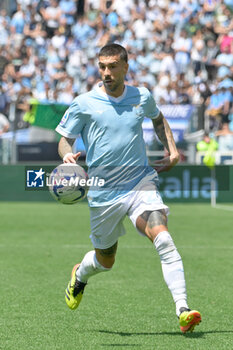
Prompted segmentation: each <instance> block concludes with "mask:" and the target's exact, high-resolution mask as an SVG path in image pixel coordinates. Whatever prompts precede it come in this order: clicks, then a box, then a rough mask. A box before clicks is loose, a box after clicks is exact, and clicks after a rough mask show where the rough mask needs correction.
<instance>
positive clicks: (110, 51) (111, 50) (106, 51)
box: [98, 44, 128, 63]
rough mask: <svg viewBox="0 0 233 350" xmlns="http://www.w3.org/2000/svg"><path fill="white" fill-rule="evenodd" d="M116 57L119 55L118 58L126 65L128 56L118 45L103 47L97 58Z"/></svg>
mask: <svg viewBox="0 0 233 350" xmlns="http://www.w3.org/2000/svg"><path fill="white" fill-rule="evenodd" d="M117 55H120V58H121V59H122V60H123V61H125V62H126V63H127V62H128V54H127V51H126V49H125V48H124V47H123V46H121V45H118V44H107V45H105V46H103V47H102V49H101V50H100V52H99V55H98V56H99V57H100V56H117Z"/></svg>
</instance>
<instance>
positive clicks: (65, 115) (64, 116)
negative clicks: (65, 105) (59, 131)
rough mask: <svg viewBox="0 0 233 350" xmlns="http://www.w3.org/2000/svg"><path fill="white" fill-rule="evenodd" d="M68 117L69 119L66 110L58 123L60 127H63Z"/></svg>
mask: <svg viewBox="0 0 233 350" xmlns="http://www.w3.org/2000/svg"><path fill="white" fill-rule="evenodd" d="M68 117H69V111H68V110H67V111H66V112H65V114H64V115H63V117H62V119H61V121H60V125H64V124H65V122H66V121H67V119H68Z"/></svg>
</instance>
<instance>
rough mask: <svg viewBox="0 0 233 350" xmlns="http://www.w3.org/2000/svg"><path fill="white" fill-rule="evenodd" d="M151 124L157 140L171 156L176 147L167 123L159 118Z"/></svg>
mask: <svg viewBox="0 0 233 350" xmlns="http://www.w3.org/2000/svg"><path fill="white" fill-rule="evenodd" d="M153 124H154V129H155V132H156V134H157V135H158V138H159V140H160V141H161V142H162V144H163V145H164V147H166V149H167V150H168V152H169V153H170V154H171V153H172V151H173V150H176V145H175V141H174V138H173V134H172V131H171V129H170V126H169V124H168V122H167V121H166V119H165V118H159V120H158V122H156V121H155V122H154V123H153Z"/></svg>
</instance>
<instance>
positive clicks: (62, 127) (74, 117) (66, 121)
mask: <svg viewBox="0 0 233 350" xmlns="http://www.w3.org/2000/svg"><path fill="white" fill-rule="evenodd" d="M85 123H86V116H85V114H83V113H82V111H81V108H80V106H79V104H78V101H77V100H76V99H75V100H74V101H73V102H72V104H71V105H70V107H69V108H68V109H67V110H66V112H65V114H64V115H63V117H62V119H61V121H60V123H59V124H58V126H57V127H56V129H55V130H56V131H57V132H58V133H59V134H61V135H62V136H65V137H68V138H71V139H75V138H76V137H77V136H78V135H79V134H80V133H81V131H82V130H83V128H84V126H85Z"/></svg>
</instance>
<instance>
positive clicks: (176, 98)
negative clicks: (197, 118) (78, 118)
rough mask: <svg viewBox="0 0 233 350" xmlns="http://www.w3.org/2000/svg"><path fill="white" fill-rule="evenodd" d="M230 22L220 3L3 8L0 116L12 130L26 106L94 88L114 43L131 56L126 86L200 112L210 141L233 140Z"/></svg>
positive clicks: (43, 0) (25, 0)
mask: <svg viewBox="0 0 233 350" xmlns="http://www.w3.org/2000/svg"><path fill="white" fill-rule="evenodd" d="M232 13H233V6H232V2H230V1H227V0H210V1H208V2H206V1H204V0H199V1H197V0H188V1H187V0H175V1H170V0H163V1H160V0H146V1H142V0H117V1H116V0H115V1H114V0H112V1H106V0H86V1H84V0H83V1H77V0H60V1H59V0H51V1H48V0H17V1H7V0H5V1H2V2H1V4H0V32H1V36H0V86H1V89H0V112H1V113H2V114H4V115H5V116H7V117H8V118H9V119H10V122H11V130H13V129H14V130H15V129H16V130H18V129H25V128H28V127H30V124H29V123H28V121H27V120H24V119H25V118H24V116H25V113H26V112H28V110H29V108H30V101H31V100H32V99H36V100H37V101H38V103H65V104H69V103H70V102H71V101H72V99H73V98H74V97H75V96H77V95H78V94H80V93H83V92H86V91H88V90H90V89H91V87H92V86H93V84H95V83H96V82H97V81H98V79H99V77H98V72H97V69H96V65H95V57H96V55H97V52H98V50H99V48H100V47H102V46H103V45H105V44H107V43H108V42H113V41H114V42H117V43H119V44H122V45H123V46H125V47H126V48H127V50H128V52H129V53H130V55H129V73H128V76H127V80H128V83H130V84H133V85H138V84H140V85H144V86H146V87H147V88H148V89H149V90H150V91H151V92H152V93H153V95H154V97H155V99H156V101H157V103H158V105H187V104H188V105H192V106H202V108H200V109H199V112H198V113H199V114H200V115H201V118H202V119H203V123H202V124H203V125H202V127H200V128H203V129H205V131H207V132H210V133H211V134H212V135H218V134H215V133H216V132H217V131H218V130H220V129H222V127H223V124H224V123H227V124H228V127H229V130H230V131H233V124H232V123H233V122H232V120H233V107H232V105H233V80H232V79H233V16H232ZM12 102H13V103H15V107H16V120H15V121H14V122H13V121H12V120H11V118H10V117H9V115H10V108H9V107H10V105H11V103H12ZM200 128H199V129H200ZM193 131H197V128H196V129H195V130H193Z"/></svg>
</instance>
